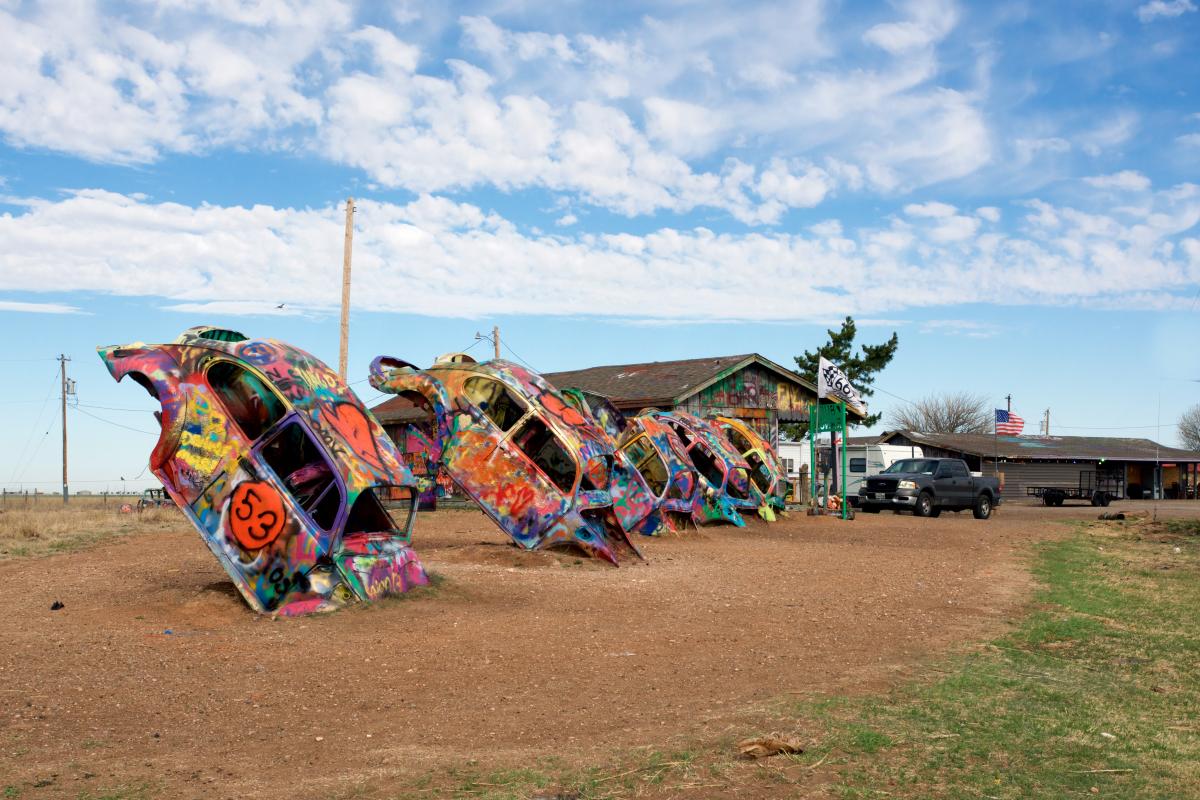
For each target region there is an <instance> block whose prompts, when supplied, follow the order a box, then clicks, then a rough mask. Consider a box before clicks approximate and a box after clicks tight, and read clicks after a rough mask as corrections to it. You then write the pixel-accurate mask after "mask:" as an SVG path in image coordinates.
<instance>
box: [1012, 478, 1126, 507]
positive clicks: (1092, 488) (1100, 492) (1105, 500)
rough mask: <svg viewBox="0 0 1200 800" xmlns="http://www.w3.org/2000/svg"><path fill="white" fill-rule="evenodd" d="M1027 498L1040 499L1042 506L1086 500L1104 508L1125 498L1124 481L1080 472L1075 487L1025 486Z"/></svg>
mask: <svg viewBox="0 0 1200 800" xmlns="http://www.w3.org/2000/svg"><path fill="white" fill-rule="evenodd" d="M1025 495H1026V496H1027V497H1037V498H1040V499H1041V501H1042V504H1043V505H1047V506H1061V505H1062V504H1063V503H1064V502H1065V501H1067V500H1087V501H1088V502H1090V503H1091V504H1092V505H1094V506H1106V505H1108V504H1109V503H1110V502H1112V500H1113V498H1120V497H1124V496H1125V479H1124V478H1123V477H1121V476H1120V475H1114V474H1109V473H1100V474H1099V475H1098V474H1097V473H1096V471H1095V470H1090V469H1089V470H1081V471H1080V473H1079V483H1078V484H1077V485H1075V486H1061V485H1060V486H1026V487H1025Z"/></svg>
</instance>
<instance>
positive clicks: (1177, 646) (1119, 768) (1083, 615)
mask: <svg viewBox="0 0 1200 800" xmlns="http://www.w3.org/2000/svg"><path fill="white" fill-rule="evenodd" d="M1174 544H1175V543H1172V544H1169V545H1164V544H1161V543H1145V542H1136V541H1134V540H1133V539H1132V537H1123V538H1118V539H1113V538H1100V537H1093V536H1087V535H1079V536H1076V537H1073V538H1071V539H1069V540H1067V541H1063V542H1057V543H1053V544H1047V545H1043V546H1042V547H1041V548H1040V550H1039V553H1038V558H1037V565H1036V570H1035V572H1036V575H1037V577H1038V578H1039V579H1040V580H1041V581H1043V583H1044V589H1042V591H1041V592H1040V593H1039V595H1038V597H1037V598H1036V599H1037V603H1038V609H1037V610H1036V611H1034V612H1033V613H1032V614H1031V615H1030V616H1029V617H1028V618H1027V619H1026V620H1024V622H1023V623H1022V624H1021V625H1020V626H1019V627H1018V629H1017V630H1015V631H1014V632H1013V633H1012V634H1011V635H1009V636H1007V637H1004V638H1003V639H1000V640H997V641H995V642H992V643H990V644H988V645H984V646H982V647H980V648H979V649H978V650H977V651H976V652H974V653H972V654H970V655H967V656H963V657H960V658H959V659H956V660H955V661H953V662H952V663H951V664H949V665H946V668H945V669H941V670H939V671H940V672H942V673H943V676H942V677H941V678H939V679H938V680H934V681H926V682H915V683H912V684H909V685H906V686H903V687H901V688H899V689H897V690H895V691H893V692H892V693H890V694H889V695H887V696H886V697H884V698H879V697H874V698H869V699H865V700H859V701H849V702H836V701H835V702H825V703H798V704H793V705H792V708H791V709H790V711H791V713H792V714H794V715H796V716H797V717H800V718H806V719H809V720H814V721H816V722H817V723H818V724H817V728H818V730H819V731H820V733H819V734H818V739H819V741H820V743H819V745H818V746H817V747H816V748H814V749H813V750H812V752H810V753H808V754H806V756H805V759H806V760H812V759H820V758H826V764H828V765H831V766H830V769H832V770H833V771H834V773H835V775H836V781H835V786H836V791H837V792H838V793H839V794H840V795H841V796H843V797H850V798H860V797H862V798H865V797H874V796H878V794H879V789H880V788H881V787H886V791H887V793H888V794H889V795H890V796H892V797H914V798H915V797H945V798H980V797H983V798H1016V797H1073V796H1085V795H1087V796H1096V795H1099V796H1107V797H1121V798H1135V797H1136V798H1164V800H1165V798H1179V797H1197V796H1200V768H1198V767H1197V760H1198V759H1200V737H1197V736H1195V731H1196V730H1197V728H1196V726H1197V722H1198V717H1200V661H1198V659H1197V650H1198V649H1200V639H1198V638H1197V634H1196V631H1197V630H1200V552H1197V550H1198V548H1197V547H1196V546H1195V544H1194V543H1186V542H1185V543H1184V546H1183V547H1182V548H1181V549H1182V550H1183V552H1181V553H1179V554H1175V553H1174V552H1173V549H1172V546H1173V545H1174ZM1101 548H1103V549H1101ZM1162 562H1169V564H1168V565H1169V566H1170V568H1169V569H1162V566H1163V563H1162ZM1093 788H1094V789H1095V791H1093Z"/></svg>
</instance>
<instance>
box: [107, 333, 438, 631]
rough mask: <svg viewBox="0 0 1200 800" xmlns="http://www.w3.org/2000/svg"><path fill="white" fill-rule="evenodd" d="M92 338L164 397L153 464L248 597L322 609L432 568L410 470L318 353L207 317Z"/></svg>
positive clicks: (287, 611) (301, 610)
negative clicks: (419, 533)
mask: <svg viewBox="0 0 1200 800" xmlns="http://www.w3.org/2000/svg"><path fill="white" fill-rule="evenodd" d="M98 351H99V354H100V358H101V359H103V361H104V363H105V366H107V367H108V371H109V372H110V373H112V376H113V377H114V378H115V379H117V380H118V381H120V380H121V379H122V378H124V377H125V376H129V377H130V378H132V379H133V380H134V381H136V382H137V383H139V384H141V385H142V386H143V387H144V388H145V389H146V390H147V391H148V392H149V393H150V394H151V396H153V397H154V398H155V399H157V400H158V401H159V403H161V405H162V409H161V411H159V412H156V414H155V416H156V417H157V418H158V420H159V427H160V431H161V432H160V434H159V439H158V443H157V444H156V445H155V447H154V450H153V452H152V453H151V456H150V469H151V471H152V472H153V473H154V475H155V476H156V477H157V478H158V479H159V480H160V481H161V482H162V484H163V486H164V487H166V490H167V492H168V493H169V494H170V495H171V497H172V499H174V501H175V503H176V504H177V505H178V506H179V507H180V508H181V509H183V511H184V513H185V514H186V515H187V517H188V519H190V520H191V522H192V524H193V525H195V526H196V529H197V530H198V531H199V532H200V535H201V537H202V538H203V539H204V543H205V544H206V545H207V546H208V548H209V549H210V550H211V551H212V553H213V554H214V555H215V556H216V557H217V560H218V561H220V562H221V565H222V566H223V567H224V568H225V571H226V572H227V573H228V574H229V577H230V578H231V579H232V580H233V583H234V585H235V586H237V588H238V591H239V592H241V594H242V596H243V597H244V598H245V599H246V602H247V603H248V604H249V605H250V607H251V608H253V609H254V610H255V611H258V612H260V613H272V614H281V615H287V616H291V615H297V614H306V613H310V612H314V611H328V610H332V609H335V608H338V607H340V606H344V605H347V604H350V603H355V602H360V601H368V600H375V599H378V598H380V597H383V596H386V595H393V594H400V593H402V592H405V591H408V590H409V589H411V588H413V587H415V586H421V585H424V584H427V583H428V582H429V579H428V577H427V575H426V573H425V570H424V568H423V567H422V566H421V562H420V560H419V559H418V558H417V556H416V554H415V553H414V552H413V550H412V548H411V547H410V542H411V536H412V526H413V523H414V520H415V517H416V497H417V494H418V492H419V490H420V487H419V484H418V482H417V480H416V478H415V477H414V476H413V473H412V472H411V471H410V470H409V469H408V468H407V467H406V466H404V464H403V463H402V461H401V459H400V455H399V453H398V452H397V450H396V448H395V445H393V444H392V441H391V440H390V439H389V438H388V437H387V435H386V434H384V432H383V429H382V428H381V427H380V426H379V423H378V422H376V420H375V418H374V417H373V416H372V415H371V413H370V412H369V411H368V410H367V409H366V407H365V406H363V404H362V403H361V402H360V401H359V399H358V398H357V397H356V396H355V395H354V393H353V392H352V391H350V389H349V387H347V386H346V384H345V382H344V381H342V379H341V378H340V377H338V375H337V374H336V373H335V372H333V371H332V370H330V369H329V368H328V367H327V366H326V365H325V364H323V363H322V362H321V361H319V360H317V359H316V358H314V357H313V356H311V355H309V354H308V353H305V352H303V351H302V350H298V349H296V348H294V347H291V346H289V345H287V344H284V343H283V342H279V341H275V340H273V339H248V338H247V337H245V336H243V335H242V334H240V333H237V332H235V331H228V330H223V329H220V328H204V327H199V328H192V329H190V330H188V331H185V332H184V333H183V334H182V335H181V336H180V337H179V338H178V339H176V340H175V341H174V342H171V343H170V344H142V343H137V344H129V345H115V346H112V347H100V348H98ZM385 503H386V504H387V505H388V506H392V507H393V508H394V509H395V512H394V513H396V514H397V515H398V516H399V517H400V520H399V522H398V523H397V520H394V519H393V517H392V513H390V512H389V510H388V508H387V507H386V506H385Z"/></svg>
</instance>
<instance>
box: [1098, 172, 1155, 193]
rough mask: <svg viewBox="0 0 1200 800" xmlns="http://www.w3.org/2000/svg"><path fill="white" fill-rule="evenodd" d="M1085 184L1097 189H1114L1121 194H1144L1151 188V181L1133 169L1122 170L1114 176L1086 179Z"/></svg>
mask: <svg viewBox="0 0 1200 800" xmlns="http://www.w3.org/2000/svg"><path fill="white" fill-rule="evenodd" d="M1083 182H1084V183H1086V184H1087V185H1088V186H1094V187H1095V188H1097V189H1112V190H1115V191H1120V192H1144V191H1146V190H1147V189H1149V188H1150V179H1149V178H1147V177H1146V176H1145V175H1143V174H1142V173H1140V172H1138V171H1136V170H1132V169H1126V170H1121V171H1120V172H1117V173H1114V174H1112V175H1096V176H1094V177H1091V178H1084V179H1083Z"/></svg>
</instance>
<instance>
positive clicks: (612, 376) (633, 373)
mask: <svg viewBox="0 0 1200 800" xmlns="http://www.w3.org/2000/svg"><path fill="white" fill-rule="evenodd" d="M755 363H757V364H759V365H760V366H762V367H764V368H765V369H767V370H770V371H771V372H774V373H775V374H776V375H778V376H779V377H780V378H782V379H784V380H787V381H791V382H792V383H795V384H797V385H799V386H802V387H803V388H804V389H805V390H807V391H808V392H810V393H811V394H813V395H814V396H815V395H816V393H817V389H816V387H815V386H813V385H812V384H811V383H809V382H808V381H806V380H805V379H804V378H802V377H800V375H798V374H797V373H795V372H793V371H791V370H790V369H787V368H785V367H781V366H780V365H778V364H776V363H775V362H774V361H771V360H770V359H768V358H765V357H763V356H761V355H759V354H758V353H743V354H742V355H735V356H712V357H709V358H689V359H682V360H679V361H650V362H646V363H641V364H613V365H610V366H603V367H589V368H587V369H577V370H568V371H565V372H549V373H546V375H545V376H543V377H545V378H546V380H548V381H550V383H552V384H554V385H555V386H558V387H561V388H564V389H568V388H575V389H583V390H584V391H588V392H594V393H596V394H600V395H604V396H605V397H607V398H608V399H609V400H611V401H612V402H613V404H614V405H616V406H617V407H618V408H621V409H630V408H634V409H641V408H646V407H649V406H675V405H678V404H679V403H681V402H682V401H683V400H684V399H685V398H687V397H690V396H692V395H693V394H695V393H696V392H698V391H700V390H701V389H703V388H705V387H706V386H709V385H711V384H713V383H716V382H717V381H719V380H720V379H722V378H724V377H725V376H726V375H728V374H730V373H732V372H736V371H737V370H739V369H743V368H745V367H748V366H750V365H751V364H755Z"/></svg>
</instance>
